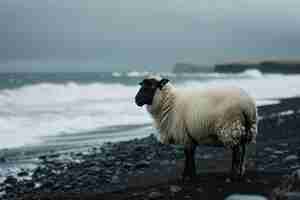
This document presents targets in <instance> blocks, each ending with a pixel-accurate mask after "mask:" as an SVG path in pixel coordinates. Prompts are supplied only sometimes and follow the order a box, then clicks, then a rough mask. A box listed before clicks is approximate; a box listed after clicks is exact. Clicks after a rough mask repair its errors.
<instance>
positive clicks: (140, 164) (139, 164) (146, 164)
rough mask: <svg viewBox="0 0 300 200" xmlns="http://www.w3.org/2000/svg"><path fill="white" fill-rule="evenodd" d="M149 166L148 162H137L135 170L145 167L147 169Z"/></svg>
mask: <svg viewBox="0 0 300 200" xmlns="http://www.w3.org/2000/svg"><path fill="white" fill-rule="evenodd" d="M149 165H150V162H149V161H146V160H142V161H139V162H138V163H137V164H136V165H135V168H136V169H141V168H146V167H149Z"/></svg>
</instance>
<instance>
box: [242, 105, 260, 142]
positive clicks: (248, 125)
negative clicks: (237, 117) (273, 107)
mask: <svg viewBox="0 0 300 200" xmlns="http://www.w3.org/2000/svg"><path fill="white" fill-rule="evenodd" d="M242 114H243V117H244V126H245V131H246V134H245V135H244V137H243V138H242V142H243V143H245V144H248V143H256V135H257V124H256V115H257V112H256V109H255V112H254V113H251V114H250V113H249V112H246V111H243V112H242Z"/></svg>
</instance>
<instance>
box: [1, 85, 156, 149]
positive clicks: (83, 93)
mask: <svg viewBox="0 0 300 200" xmlns="http://www.w3.org/2000/svg"><path fill="white" fill-rule="evenodd" d="M137 89H138V88H137V86H136V87H135V86H131V87H130V86H124V85H120V84H100V83H94V84H86V85H79V84H76V83H67V84H50V83H43V84H38V85H31V86H26V87H22V88H19V89H13V90H2V91H0V127H1V132H0V148H9V147H14V146H21V145H26V144H31V143H35V142H39V141H40V137H42V136H48V135H57V134H62V133H64V134H68V133H77V132H82V131H89V130H97V129H100V128H103V127H107V126H114V125H128V124H143V123H149V122H150V121H151V119H150V117H149V116H148V115H147V114H146V113H145V112H146V111H145V110H142V109H139V108H138V107H137V106H136V105H135V104H134V96H135V93H136V91H137Z"/></svg>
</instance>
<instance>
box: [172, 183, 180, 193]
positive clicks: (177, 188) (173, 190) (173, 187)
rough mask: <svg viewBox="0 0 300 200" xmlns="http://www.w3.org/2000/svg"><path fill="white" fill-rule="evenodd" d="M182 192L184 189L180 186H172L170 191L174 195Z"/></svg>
mask: <svg viewBox="0 0 300 200" xmlns="http://www.w3.org/2000/svg"><path fill="white" fill-rule="evenodd" d="M181 190H182V188H181V187H179V186H177V185H171V186H170V191H171V192H172V193H177V192H180V191H181Z"/></svg>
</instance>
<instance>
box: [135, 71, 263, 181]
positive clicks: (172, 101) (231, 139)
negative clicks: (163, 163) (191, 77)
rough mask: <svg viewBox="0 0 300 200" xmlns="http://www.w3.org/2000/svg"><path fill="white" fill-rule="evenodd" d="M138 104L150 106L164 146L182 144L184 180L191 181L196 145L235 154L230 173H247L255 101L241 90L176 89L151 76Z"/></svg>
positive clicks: (253, 139)
mask: <svg viewBox="0 0 300 200" xmlns="http://www.w3.org/2000/svg"><path fill="white" fill-rule="evenodd" d="M140 85H141V88H140V90H139V91H138V93H137V95H136V97H135V102H136V104H137V105H138V106H143V105H145V104H146V105H147V110H148V112H149V113H150V114H151V116H152V117H153V119H154V123H155V126H156V128H157V129H158V130H159V133H160V141H161V142H162V143H164V144H182V145H184V152H185V166H184V171H183V179H184V178H185V177H190V178H193V177H194V175H195V174H196V173H195V161H194V152H195V149H196V146H197V144H204V145H214V146H223V147H225V148H230V149H232V166H231V167H232V168H231V170H232V173H233V175H234V176H235V177H236V176H238V177H240V176H242V175H243V174H244V171H245V153H246V144H249V143H251V142H253V143H255V141H256V134H257V110H256V105H255V101H254V100H253V99H252V98H251V97H250V96H249V95H248V94H247V93H246V92H245V91H243V90H242V89H239V88H234V87H230V88H214V89H212V88H211V89H206V90H200V89H190V90H187V89H178V88H175V87H174V86H173V85H172V84H171V83H170V82H169V80H167V79H164V78H161V77H159V76H148V77H146V78H145V79H144V80H143V81H142V82H141V83H140Z"/></svg>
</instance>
